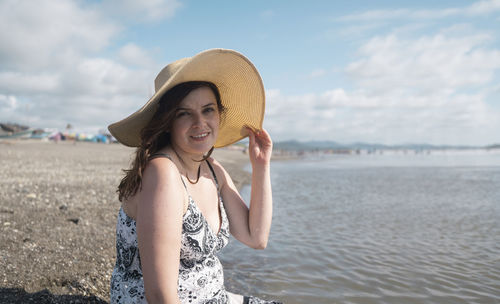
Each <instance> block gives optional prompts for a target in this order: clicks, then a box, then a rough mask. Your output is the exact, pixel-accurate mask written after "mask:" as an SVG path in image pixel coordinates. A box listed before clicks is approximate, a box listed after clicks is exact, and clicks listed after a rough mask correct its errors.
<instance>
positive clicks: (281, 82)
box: [0, 0, 500, 145]
mask: <svg viewBox="0 0 500 304" xmlns="http://www.w3.org/2000/svg"><path fill="white" fill-rule="evenodd" d="M0 39H1V41H2V44H1V45H0V122H16V123H21V124H26V125H30V126H33V127H49V128H59V129H61V130H63V129H64V127H65V126H66V124H67V123H71V124H72V125H73V126H74V129H75V131H82V132H97V130H99V129H104V128H105V127H106V126H107V125H108V124H109V123H111V122H114V121H116V120H119V119H121V118H123V117H125V116H126V115H128V114H130V113H132V112H133V111H135V110H136V109H138V108H139V107H140V106H142V105H143V104H144V103H145V102H146V101H147V99H148V97H149V96H150V95H151V94H152V90H153V79H154V77H155V75H156V73H157V72H158V71H159V70H160V69H161V68H162V67H163V66H164V65H166V64H167V63H169V62H171V61H173V60H176V59H179V58H182V57H188V56H192V55H194V54H196V53H198V52H200V51H202V50H205V49H209V48H230V49H235V50H238V51H240V52H242V53H243V54H245V55H246V56H247V57H248V58H249V59H250V60H252V62H253V63H254V64H255V65H256V67H257V68H258V70H259V71H260V73H261V75H262V77H263V80H264V85H265V88H266V96H267V100H266V117H265V122H264V126H265V128H266V129H268V131H269V132H270V133H271V135H272V136H273V138H274V140H275V141H280V140H289V139H295V140H302V141H304V140H335V141H339V142H342V143H350V142H358V141H365V142H379V143H385V144H400V143H431V144H467V145H486V144H491V143H498V142H500V132H499V130H500V0H485V1H415V2H413V1H412V2H408V1H405V2H403V1H247V2H243V1H211V2H205V1H180V0H179V1H177V0H167V1H165V0H150V1H132V0H123V1H118V0H102V1H77V0H50V1H49V0H41V1H27V0H26V1H24V0H21V1H18V0H1V1H0Z"/></svg>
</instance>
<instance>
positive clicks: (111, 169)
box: [0, 140, 250, 303]
mask: <svg viewBox="0 0 500 304" xmlns="http://www.w3.org/2000/svg"><path fill="white" fill-rule="evenodd" d="M133 152H134V150H133V149H132V148H127V147H124V146H122V145H119V144H97V143H84V142H77V143H76V144H74V143H71V142H59V143H58V144H56V143H54V142H41V141H32V140H16V141H5V140H3V141H0V168H1V170H0V180H1V183H0V230H1V233H0V269H2V271H1V272H0V303H108V300H109V282H110V278H111V272H112V269H113V266H114V262H115V225H116V216H117V211H118V209H119V208H120V202H119V201H118V198H117V195H116V192H115V190H116V187H117V185H118V183H119V181H120V179H121V177H122V171H121V170H122V169H125V168H128V164H129V162H130V160H131V156H132V153H133ZM214 157H215V158H216V159H217V160H219V161H220V162H221V163H222V164H223V165H224V167H225V168H226V170H227V171H228V172H229V173H230V175H231V176H232V178H233V180H234V181H235V183H236V185H237V186H238V187H240V188H241V186H242V185H244V184H246V183H249V181H250V176H249V173H248V172H246V171H245V170H244V167H245V166H246V165H247V164H248V156H247V155H245V154H243V153H242V152H241V151H240V150H229V149H219V150H216V151H215V152H214Z"/></svg>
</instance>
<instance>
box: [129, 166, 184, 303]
mask: <svg viewBox="0 0 500 304" xmlns="http://www.w3.org/2000/svg"><path fill="white" fill-rule="evenodd" d="M182 189H183V186H182V184H181V180H180V177H179V172H178V171H177V168H176V167H175V165H174V164H173V163H172V162H171V161H170V160H169V159H166V158H156V159H153V160H151V161H150V162H149V164H148V166H147V167H146V169H145V170H144V174H143V179H142V189H141V191H140V192H139V193H138V194H137V195H138V202H139V203H138V204H137V219H136V223H137V240H138V243H139V252H140V255H141V267H142V273H143V277H144V290H145V294H146V298H147V300H148V302H149V303H180V301H179V297H178V295H177V281H178V275H179V256H180V247H181V234H182V216H183V213H184V203H185V199H186V198H185V195H184V194H185V192H184V191H182Z"/></svg>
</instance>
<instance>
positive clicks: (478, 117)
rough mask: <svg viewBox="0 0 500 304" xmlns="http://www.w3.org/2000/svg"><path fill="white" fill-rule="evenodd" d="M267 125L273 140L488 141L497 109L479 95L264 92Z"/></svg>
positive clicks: (497, 121)
mask: <svg viewBox="0 0 500 304" xmlns="http://www.w3.org/2000/svg"><path fill="white" fill-rule="evenodd" d="M266 94H267V103H266V105H267V109H266V118H265V127H266V128H267V129H268V130H269V131H270V133H271V135H272V136H273V137H274V138H275V140H286V139H299V140H324V139H329V140H335V141H339V142H343V143H350V142H352V141H353V140H356V141H366V142H381V143H386V144H397V143H405V142H413V143H421V142H426V143H433V144H463V143H464V142H467V143H470V144H479V145H483V144H490V143H492V140H494V139H496V138H497V134H496V130H498V128H500V113H499V112H498V111H495V110H494V109H492V108H491V107H490V106H488V105H487V104H486V103H485V102H484V97H483V96H481V95H465V94H463V95H439V96H426V97H413V98H410V97H405V98H406V99H400V98H401V96H397V95H393V96H391V95H389V96H384V97H381V96H373V95H371V94H364V93H363V92H353V93H349V92H346V91H344V90H343V89H335V90H332V91H328V92H325V93H323V94H317V95H316V94H308V95H302V96H286V95H283V94H282V93H281V92H280V91H279V90H268V91H267V92H266Z"/></svg>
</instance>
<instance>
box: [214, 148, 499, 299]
mask: <svg viewBox="0 0 500 304" xmlns="http://www.w3.org/2000/svg"><path fill="white" fill-rule="evenodd" d="M272 181H273V196H274V217H273V226H272V231H271V238H270V242H269V245H268V248H267V249H266V250H264V251H255V250H252V249H249V248H246V247H244V246H243V245H241V244H239V243H238V242H237V241H234V240H233V241H232V243H231V244H230V245H229V246H228V247H227V248H226V249H224V251H223V252H222V256H221V260H222V261H223V263H224V265H225V275H226V285H227V287H228V289H230V290H233V291H237V292H243V293H247V294H256V295H259V296H262V297H264V298H276V299H279V300H282V301H285V302H286V303H500V153H498V152H497V153H496V154H495V153H479V154H474V153H469V154H452V153H449V154H442V155H361V156H329V157H322V158H317V159H309V160H300V161H287V162H274V163H273V166H272ZM248 190H249V189H244V191H243V196H244V197H248V192H249V191H248Z"/></svg>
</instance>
